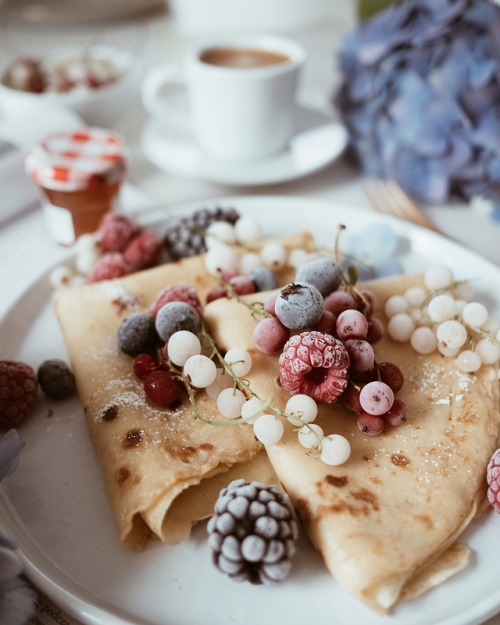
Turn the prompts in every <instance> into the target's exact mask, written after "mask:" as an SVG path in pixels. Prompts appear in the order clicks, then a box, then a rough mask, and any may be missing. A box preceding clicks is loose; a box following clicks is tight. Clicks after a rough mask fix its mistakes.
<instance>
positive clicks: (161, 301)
mask: <svg viewBox="0 0 500 625" xmlns="http://www.w3.org/2000/svg"><path fill="white" fill-rule="evenodd" d="M169 302H185V303H186V304H189V305H190V306H192V307H193V308H194V309H195V310H196V311H197V312H199V313H200V315H201V311H202V305H201V302H200V299H199V297H198V294H197V293H196V289H195V288H193V287H192V286H189V284H186V283H185V282H179V283H178V284H172V285H170V286H167V287H165V288H164V289H163V290H162V291H161V292H160V294H159V295H158V297H157V298H156V301H155V303H154V304H153V305H152V306H151V308H150V309H149V314H150V315H151V316H152V317H154V318H156V315H157V314H158V311H159V310H160V308H162V306H165V304H168V303H169Z"/></svg>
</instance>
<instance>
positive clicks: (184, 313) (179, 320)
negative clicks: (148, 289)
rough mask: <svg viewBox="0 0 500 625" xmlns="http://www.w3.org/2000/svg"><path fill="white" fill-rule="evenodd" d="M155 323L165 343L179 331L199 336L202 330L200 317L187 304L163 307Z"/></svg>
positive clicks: (170, 304)
mask: <svg viewBox="0 0 500 625" xmlns="http://www.w3.org/2000/svg"><path fill="white" fill-rule="evenodd" d="M155 323H156V330H157V332H158V334H159V335H160V338H161V339H162V340H163V341H165V343H167V342H168V340H169V339H170V337H171V336H172V334H174V333H175V332H178V331H179V330H187V331H188V332H193V333H194V334H198V332H199V331H200V329H201V318H200V315H199V314H198V312H197V311H196V310H195V309H194V308H193V307H192V306H190V305H189V304H186V302H169V303H168V304H165V306H162V308H160V310H159V311H158V314H157V315H156V322H155Z"/></svg>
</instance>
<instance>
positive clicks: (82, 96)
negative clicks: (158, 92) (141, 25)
mask: <svg viewBox="0 0 500 625" xmlns="http://www.w3.org/2000/svg"><path fill="white" fill-rule="evenodd" d="M138 71H139V62H138V61H137V59H136V58H134V56H133V55H132V54H130V53H129V52H127V51H126V50H121V49H120V48H114V47H108V46H87V47H78V48H76V47H75V48H65V49H61V50H57V51H54V52H52V53H50V54H48V55H46V56H44V57H43V58H42V59H32V58H28V57H27V56H26V57H22V58H19V59H16V60H14V61H11V62H10V64H9V65H8V66H7V67H5V68H4V69H3V71H2V72H1V78H0V113H1V114H2V115H3V116H5V117H6V118H9V117H13V116H17V115H19V113H20V112H28V111H30V110H33V109H37V110H40V109H43V108H54V107H66V108H69V109H71V110H73V111H75V112H76V113H78V114H79V115H80V116H81V117H82V118H83V119H84V120H85V121H86V122H87V123H89V124H92V125H99V126H109V125H112V123H113V122H114V121H116V119H117V117H118V116H119V113H120V111H121V110H123V106H122V105H123V100H124V98H127V97H130V96H131V95H132V92H133V88H134V84H135V81H134V77H136V76H137V73H138Z"/></svg>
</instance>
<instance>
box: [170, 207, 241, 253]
mask: <svg viewBox="0 0 500 625" xmlns="http://www.w3.org/2000/svg"><path fill="white" fill-rule="evenodd" d="M238 218H239V215H238V213H237V212H236V210H235V209H234V208H214V209H208V208H202V209H200V210H198V211H196V212H195V213H193V214H192V215H191V216H190V217H187V218H185V219H183V220H182V221H181V222H180V223H177V224H172V225H171V226H170V227H169V228H168V230H167V232H166V233H165V237H164V242H165V247H166V249H167V252H168V253H169V254H170V256H171V257H172V258H173V259H174V260H178V259H180V258H186V257H188V256H194V255H196V254H202V253H203V252H206V250H207V247H206V244H205V237H204V232H205V230H206V229H207V228H208V227H209V226H210V224H212V223H213V222H214V221H227V222H228V223H230V224H233V225H234V224H235V223H236V221H237V220H238Z"/></svg>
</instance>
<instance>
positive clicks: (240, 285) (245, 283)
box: [228, 275, 255, 297]
mask: <svg viewBox="0 0 500 625" xmlns="http://www.w3.org/2000/svg"><path fill="white" fill-rule="evenodd" d="M228 283H229V285H230V289H231V288H232V290H233V291H234V293H235V294H236V295H250V294H252V293H255V286H254V283H253V282H252V281H251V280H250V279H249V278H247V277H246V276H240V275H237V276H234V277H232V278H230V279H229V281H228ZM231 296H232V293H231V290H229V297H231Z"/></svg>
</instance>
